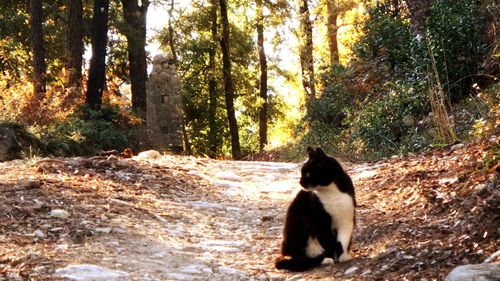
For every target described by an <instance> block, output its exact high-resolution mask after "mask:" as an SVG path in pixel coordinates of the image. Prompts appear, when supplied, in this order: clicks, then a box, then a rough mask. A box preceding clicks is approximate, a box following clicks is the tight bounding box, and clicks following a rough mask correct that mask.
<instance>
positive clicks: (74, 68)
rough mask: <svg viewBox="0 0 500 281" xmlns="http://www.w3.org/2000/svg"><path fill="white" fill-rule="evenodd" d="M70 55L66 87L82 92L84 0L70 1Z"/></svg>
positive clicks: (67, 60) (68, 36) (67, 59)
mask: <svg viewBox="0 0 500 281" xmlns="http://www.w3.org/2000/svg"><path fill="white" fill-rule="evenodd" d="M66 36H67V44H68V45H67V46H68V55H67V58H66V70H67V76H66V79H65V82H66V85H65V86H66V88H73V89H75V90H76V91H78V92H77V93H80V91H81V87H82V62H83V3H82V0H70V1H69V13H68V34H67V35H66Z"/></svg>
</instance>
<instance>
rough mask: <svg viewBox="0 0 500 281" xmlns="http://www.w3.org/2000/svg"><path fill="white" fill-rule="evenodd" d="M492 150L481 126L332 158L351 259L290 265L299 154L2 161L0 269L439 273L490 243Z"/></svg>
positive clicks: (102, 275)
mask: <svg viewBox="0 0 500 281" xmlns="http://www.w3.org/2000/svg"><path fill="white" fill-rule="evenodd" d="M498 153H499V146H498V139H497V138H495V137H493V138H492V139H490V140H485V141H481V142H474V143H470V144H465V145H461V144H460V145H456V146H452V147H447V148H441V149H433V150H430V151H428V152H425V153H422V154H419V155H413V156H407V157H394V158H390V159H387V160H384V161H380V162H376V163H363V164H350V163H344V164H345V167H346V169H347V171H348V173H349V174H350V175H351V177H352V178H353V180H354V183H355V188H356V199H357V202H358V207H357V209H356V229H355V233H354V237H353V244H352V255H353V257H354V259H353V260H351V261H349V262H346V263H341V264H333V262H326V263H324V264H323V265H321V266H320V267H318V268H316V269H314V270H311V271H308V272H303V273H300V274H298V273H291V272H284V271H278V270H275V269H274V267H273V260H274V259H275V257H276V256H277V255H278V253H279V245H280V236H281V231H282V226H283V221H284V216H285V212H286V209H287V206H288V204H289V202H290V200H291V199H292V198H293V197H294V195H295V194H296V193H297V191H298V190H299V189H300V186H299V185H298V178H299V175H300V163H272V162H245V161H217V160H210V159H200V158H192V157H183V156H171V155H164V156H161V157H157V158H155V157H154V156H155V155H150V156H149V157H144V158H141V157H134V158H131V159H125V158H118V157H115V156H110V157H105V156H96V157H90V158H89V157H86V158H84V157H81V158H50V159H28V160H16V161H10V162H4V163H0V280H67V279H66V278H72V280H443V279H444V277H445V276H446V275H447V274H448V273H449V271H450V270H451V269H452V268H453V267H455V266H458V265H462V264H469V263H482V262H484V261H485V260H486V259H488V258H489V257H491V255H492V254H494V253H495V252H497V251H498V250H500V239H499V238H500V233H499V229H500V210H499V206H500V190H499V189H498V187H497V184H498V175H499V166H498V163H496V162H495V161H497V160H494V159H498V156H499V155H498ZM490 260H492V261H493V262H499V259H498V257H497V258H490ZM332 277H333V278H332Z"/></svg>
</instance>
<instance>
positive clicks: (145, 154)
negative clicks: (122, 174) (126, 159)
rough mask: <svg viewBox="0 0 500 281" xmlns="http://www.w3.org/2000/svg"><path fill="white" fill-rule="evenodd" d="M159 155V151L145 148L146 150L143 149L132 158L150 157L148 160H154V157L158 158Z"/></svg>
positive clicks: (142, 158) (143, 158)
mask: <svg viewBox="0 0 500 281" xmlns="http://www.w3.org/2000/svg"><path fill="white" fill-rule="evenodd" d="M160 157H161V153H160V152H158V151H156V150H146V151H143V152H141V153H139V154H137V156H136V157H134V158H138V159H141V160H145V159H150V160H154V159H157V158H160Z"/></svg>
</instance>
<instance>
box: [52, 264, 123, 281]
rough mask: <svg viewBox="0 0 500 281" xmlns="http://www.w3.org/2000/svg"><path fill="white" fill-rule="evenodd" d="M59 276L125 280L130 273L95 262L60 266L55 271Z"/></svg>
mask: <svg viewBox="0 0 500 281" xmlns="http://www.w3.org/2000/svg"><path fill="white" fill-rule="evenodd" d="M55 275H56V276H58V277H65V278H68V279H71V280H78V281H86V280H89V281H90V280H123V279H124V277H128V276H129V275H130V274H128V273H127V272H124V271H120V270H110V269H106V268H102V267H100V266H97V265H93V264H73V265H68V266H67V267H65V268H59V269H57V270H56V273H55Z"/></svg>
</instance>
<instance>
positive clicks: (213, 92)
mask: <svg viewBox="0 0 500 281" xmlns="http://www.w3.org/2000/svg"><path fill="white" fill-rule="evenodd" d="M210 17H211V20H212V25H211V31H212V40H213V43H214V44H213V45H212V47H211V48H210V49H209V51H208V59H209V67H210V75H209V80H208V95H209V103H208V126H209V132H208V141H209V146H210V154H209V156H210V157H212V158H215V157H216V156H217V151H218V150H219V139H218V136H217V122H216V111H217V81H216V75H215V72H216V64H215V54H216V52H217V45H216V42H217V40H218V38H217V1H216V0H212V8H211V11H210Z"/></svg>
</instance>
